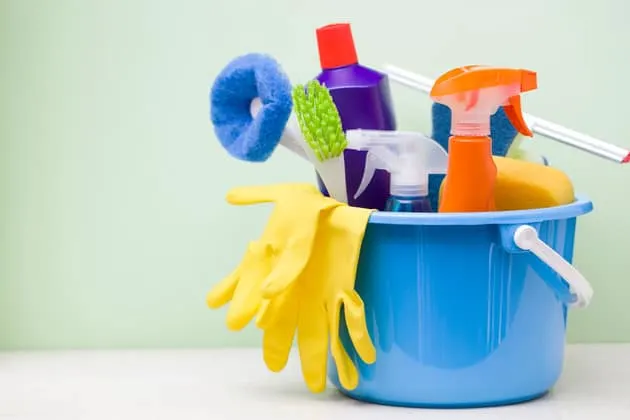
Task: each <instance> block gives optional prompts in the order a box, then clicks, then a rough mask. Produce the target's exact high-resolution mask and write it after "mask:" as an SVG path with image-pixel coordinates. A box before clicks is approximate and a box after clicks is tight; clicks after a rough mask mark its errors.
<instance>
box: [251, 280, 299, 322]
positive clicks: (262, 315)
mask: <svg viewBox="0 0 630 420" xmlns="http://www.w3.org/2000/svg"><path fill="white" fill-rule="evenodd" d="M288 299H293V300H294V301H295V304H296V310H297V295H296V294H295V293H294V288H293V287H291V288H289V289H287V290H286V291H285V292H284V293H281V294H279V295H278V296H276V297H275V298H272V299H265V298H263V301H262V304H261V305H260V309H259V310H258V315H257V317H256V326H257V327H258V328H260V329H262V330H264V329H266V328H267V327H269V326H270V325H272V324H274V323H276V322H282V317H283V316H284V310H285V309H287V308H288V306H287V305H288V304H289V303H293V302H287V300H288ZM296 322H297V321H296Z"/></svg>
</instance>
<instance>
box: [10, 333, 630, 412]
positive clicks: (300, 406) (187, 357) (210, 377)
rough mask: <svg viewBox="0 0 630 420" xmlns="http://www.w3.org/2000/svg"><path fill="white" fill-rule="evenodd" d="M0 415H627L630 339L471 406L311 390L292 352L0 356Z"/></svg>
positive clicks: (582, 348) (570, 357)
mask: <svg viewBox="0 0 630 420" xmlns="http://www.w3.org/2000/svg"><path fill="white" fill-rule="evenodd" d="M0 419H3V420H4V419H12V420H21V419H28V420H34V419H42V420H62V419H63V420H75V419H107V420H127V419H130V420H144V419H146V420H161V419H173V420H196V419H203V420H232V419H238V420H247V419H250V420H267V419H270V420H271V419H273V420H284V419H287V420H311V419H313V420H322V419H331V420H352V419H361V420H377V419H378V420H383V419H386V420H396V419H431V420H442V419H457V420H476V419H484V420H487V419H497V420H512V419H514V420H519V419H523V420H525V419H527V420H532V419H534V420H552V419H553V420H556V419H557V420H560V419H562V420H565V419H566V420H582V419H584V420H586V419H588V420H593V419H600V420H617V419H619V420H622V419H623V420H628V419H630V344H627V345H621V344H617V345H612V344H611V345H573V346H569V348H568V350H567V358H566V362H565V370H564V373H563V376H562V378H561V380H560V382H559V383H558V384H557V386H556V387H555V389H554V390H553V391H552V392H551V393H550V394H549V395H548V396H547V397H545V398H543V399H541V400H538V401H535V402H532V403H528V404H521V405H514V406H509V407H502V408H490V409H475V410H426V409H406V408H393V407H384V406H377V405H371V404H365V403H359V402H356V401H352V400H350V399H347V398H345V397H343V396H341V395H340V394H339V393H337V392H336V391H334V390H333V389H330V390H328V391H327V392H325V393H324V394H321V395H313V394H310V393H309V392H308V391H307V390H306V387H305V386H304V384H303V383H302V380H301V377H300V372H299V368H298V363H297V360H296V357H293V358H292V361H291V362H290V364H289V366H288V367H287V369H286V370H285V372H283V373H280V374H273V373H271V372H268V371H267V370H266V368H265V367H264V364H263V362H262V359H261V353H260V350H258V349H238V350H142V351H139V350H138V351H64V352H12V353H0Z"/></svg>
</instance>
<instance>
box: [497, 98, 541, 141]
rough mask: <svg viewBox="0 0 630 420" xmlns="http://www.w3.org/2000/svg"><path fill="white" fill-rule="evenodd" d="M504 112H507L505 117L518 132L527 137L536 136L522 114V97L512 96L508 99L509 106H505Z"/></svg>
mask: <svg viewBox="0 0 630 420" xmlns="http://www.w3.org/2000/svg"><path fill="white" fill-rule="evenodd" d="M503 110H504V111H505V116H506V117H507V118H508V120H510V123H512V125H513V126H514V128H515V129H516V131H518V132H519V133H521V134H522V135H524V136H527V137H531V136H533V135H534V133H532V130H530V129H529V127H528V126H527V123H525V119H524V118H523V113H522V112H521V97H520V96H519V95H516V96H511V97H510V98H509V99H508V104H507V105H503Z"/></svg>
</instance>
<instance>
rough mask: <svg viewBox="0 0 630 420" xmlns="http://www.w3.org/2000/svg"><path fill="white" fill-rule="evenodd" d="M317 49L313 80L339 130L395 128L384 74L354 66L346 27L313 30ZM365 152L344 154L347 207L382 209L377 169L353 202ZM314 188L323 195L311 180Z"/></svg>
mask: <svg viewBox="0 0 630 420" xmlns="http://www.w3.org/2000/svg"><path fill="white" fill-rule="evenodd" d="M316 34H317V46H318V49H319V60H320V64H321V68H322V72H321V73H320V74H319V75H318V76H317V77H316V79H317V81H318V82H319V83H321V84H323V85H325V86H326V87H327V88H328V90H329V91H330V94H331V96H332V98H333V101H334V102H335V105H336V106H337V110H338V111H339V116H340V117H341V123H342V126H343V129H344V131H346V130H350V129H356V128H363V129H371V130H395V129H396V117H395V115H394V108H393V105H392V98H391V92H390V89H389V79H388V77H387V75H386V74H383V73H380V72H378V71H376V70H372V69H370V68H368V67H364V66H362V65H360V64H359V62H358V59H357V52H356V49H355V46H354V40H353V38H352V30H351V28H350V24H349V23H337V24H332V25H327V26H323V27H321V28H318V29H317V31H316ZM366 156H367V152H366V151H359V150H346V151H345V152H344V160H345V165H346V189H347V192H348V204H350V205H351V206H356V207H364V208H371V209H377V210H383V209H384V208H385V203H386V202H387V199H388V198H389V173H388V172H387V171H384V170H382V169H378V170H377V171H376V173H375V174H374V177H373V178H372V181H371V182H370V184H369V185H368V187H367V188H366V189H365V191H364V192H363V193H362V194H361V195H360V196H359V197H357V198H356V199H354V194H355V192H356V191H357V188H358V187H359V184H360V182H361V178H362V176H363V170H364V169H365V159H366ZM317 182H318V184H319V188H320V189H321V190H322V192H324V193H326V189H325V187H324V183H323V182H322V180H321V179H320V177H319V176H318V177H317Z"/></svg>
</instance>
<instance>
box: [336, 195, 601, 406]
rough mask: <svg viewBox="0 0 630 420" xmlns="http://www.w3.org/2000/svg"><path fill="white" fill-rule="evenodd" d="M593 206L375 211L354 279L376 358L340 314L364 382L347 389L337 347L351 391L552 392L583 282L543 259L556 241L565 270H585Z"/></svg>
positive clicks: (481, 399) (393, 399)
mask: <svg viewBox="0 0 630 420" xmlns="http://www.w3.org/2000/svg"><path fill="white" fill-rule="evenodd" d="M592 209H593V206H592V203H591V202H590V201H589V200H588V199H586V198H578V199H577V200H576V201H575V202H574V203H572V204H569V205H565V206H558V207H553V208H546V209H537V210H524V211H508V212H494V213H466V214H463V213H458V214H443V213H440V214H438V213H387V212H375V213H374V214H373V215H372V216H371V218H370V221H369V224H368V228H367V231H366V235H365V239H364V242H363V247H362V250H361V257H360V261H359V267H358V272H357V280H356V289H357V291H358V292H359V294H360V295H361V297H362V298H363V301H364V303H365V310H366V318H367V324H368V329H369V332H370V335H371V337H372V339H373V341H374V344H375V346H376V351H377V360H376V362H375V363H374V364H372V365H366V364H365V363H363V362H361V361H360V359H359V358H358V357H357V355H356V352H355V351H354V348H353V346H352V343H351V341H350V339H349V337H348V334H347V330H346V329H345V323H344V322H342V323H341V324H342V330H341V337H342V340H343V342H344V345H345V347H346V349H347V351H348V353H349V354H350V357H351V358H352V359H353V360H354V361H355V364H356V365H357V367H358V370H359V378H360V379H359V386H358V387H357V388H356V389H354V390H352V391H347V390H344V389H342V387H341V386H340V384H339V381H338V378H337V371H336V368H335V365H334V363H333V361H332V359H331V360H330V362H329V378H330V379H331V381H332V382H333V383H334V384H335V386H336V387H337V388H339V389H340V390H341V391H342V392H343V393H345V394H346V395H348V396H350V397H352V398H356V399H359V400H364V401H369V402H374V403H380V404H388V405H399V406H416V407H418V406H419V407H480V406H491V405H503V404H510V403H516V402H522V401H527V400H531V399H534V398H536V397H539V396H542V395H544V394H545V393H546V392H547V391H548V390H549V389H551V388H552V387H553V385H554V384H555V383H556V381H557V380H558V377H559V376H560V373H561V370H562V365H563V356H564V344H565V332H566V322H567V308H568V307H569V306H570V305H571V304H572V303H574V302H575V300H576V293H575V288H573V286H574V285H572V286H571V288H570V286H569V283H567V281H565V279H567V277H568V276H567V275H564V276H561V275H560V274H559V273H558V271H554V269H552V268H550V266H549V265H547V264H546V263H545V262H543V260H545V259H546V258H548V257H549V251H550V250H551V249H553V250H555V252H556V253H557V254H556V257H557V258H560V257H562V258H563V259H564V269H565V271H564V272H565V274H566V270H568V269H572V270H573V271H574V274H575V273H577V271H576V270H575V269H573V268H572V266H571V265H570V263H571V260H572V257H573V244H574V237H575V227H576V218H577V217H578V216H580V215H583V214H586V213H588V212H590V211H591V210H592ZM523 229H528V232H529V233H530V234H532V233H533V234H535V233H536V232H537V233H538V237H539V238H540V240H542V242H544V243H545V244H547V245H548V249H547V250H546V251H545V252H546V254H544V255H543V254H541V253H540V252H538V253H537V255H539V256H537V255H534V254H533V253H532V252H531V251H528V250H526V249H527V247H523V246H522V244H521V245H520V246H519V245H518V244H517V243H515V238H516V236H515V235H516V232H520V233H523V232H522V231H523ZM542 242H540V243H542ZM541 246H543V245H541ZM551 254H554V252H553V251H551ZM541 258H542V259H541ZM552 265H553V264H552ZM561 268H562V267H561ZM556 270H557V268H556ZM559 271H560V272H563V270H562V269H560V270H559ZM578 274H579V273H578ZM586 285H588V283H586ZM589 299H590V297H589Z"/></svg>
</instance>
